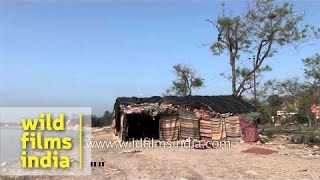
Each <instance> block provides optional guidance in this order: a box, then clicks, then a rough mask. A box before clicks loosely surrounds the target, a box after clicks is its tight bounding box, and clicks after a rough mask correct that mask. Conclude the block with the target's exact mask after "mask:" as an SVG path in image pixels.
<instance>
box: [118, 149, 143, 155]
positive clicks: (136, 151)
mask: <svg viewBox="0 0 320 180" xmlns="http://www.w3.org/2000/svg"><path fill="white" fill-rule="evenodd" d="M139 152H142V151H140V150H136V149H134V150H130V151H122V152H121V154H127V153H139Z"/></svg>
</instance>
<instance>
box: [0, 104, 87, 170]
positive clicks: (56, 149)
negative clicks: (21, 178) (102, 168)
mask: <svg viewBox="0 0 320 180" xmlns="http://www.w3.org/2000/svg"><path fill="white" fill-rule="evenodd" d="M0 121H1V123H2V124H4V122H5V121H10V122H11V123H9V124H14V126H11V127H2V129H1V130H3V131H4V132H5V133H3V134H4V136H3V137H0V138H1V139H0V140H1V141H0V145H1V146H2V147H3V148H4V151H3V152H2V153H1V156H2V157H5V158H2V159H3V162H5V164H6V165H5V166H2V167H0V173H1V174H4V175H90V174H91V167H90V162H91V149H90V148H86V147H85V146H83V142H84V141H87V140H90V139H91V108H82V107H80V108H77V107H74V108H50V107H48V108H28V107H26V108H0ZM3 148H2V149H3Z"/></svg>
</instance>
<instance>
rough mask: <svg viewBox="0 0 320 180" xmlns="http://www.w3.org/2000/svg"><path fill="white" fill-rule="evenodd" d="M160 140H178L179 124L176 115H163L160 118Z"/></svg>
mask: <svg viewBox="0 0 320 180" xmlns="http://www.w3.org/2000/svg"><path fill="white" fill-rule="evenodd" d="M159 123H160V132H159V133H160V137H159V138H160V140H163V141H176V140H178V138H179V124H178V123H179V122H178V117H177V115H163V116H161V117H160V120H159Z"/></svg>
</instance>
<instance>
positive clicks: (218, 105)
mask: <svg viewBox="0 0 320 180" xmlns="http://www.w3.org/2000/svg"><path fill="white" fill-rule="evenodd" d="M113 113H114V120H113V123H112V124H113V128H114V132H115V135H117V136H119V138H120V139H122V140H124V141H127V140H130V139H132V138H134V139H139V138H154V139H159V140H164V141H176V140H183V139H188V138H191V139H199V140H230V141H241V140H243V141H245V142H254V141H257V139H258V133H257V120H258V118H259V116H258V114H257V113H256V109H255V108H254V107H253V106H252V105H250V104H249V103H247V102H245V101H244V100H243V99H241V98H240V97H236V96H233V95H223V96H187V97H177V96H167V97H160V96H153V97H148V98H137V97H119V98H117V99H116V102H115V105H114V111H113Z"/></svg>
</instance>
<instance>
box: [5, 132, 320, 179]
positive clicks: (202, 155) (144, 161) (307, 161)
mask: <svg viewBox="0 0 320 180" xmlns="http://www.w3.org/2000/svg"><path fill="white" fill-rule="evenodd" d="M92 139H93V140H107V141H115V140H117V137H115V136H114V135H113V134H112V132H111V129H110V128H103V129H100V130H97V129H94V132H93V133H92ZM252 147H260V148H267V149H271V150H276V151H278V152H277V153H273V154H270V155H257V154H249V153H243V152H241V151H243V150H247V149H249V148H252ZM319 152H320V148H319V147H318V146H313V147H308V146H306V145H295V144H290V143H289V140H288V138H287V137H286V136H279V137H277V138H275V139H273V140H272V141H271V142H269V143H267V144H257V143H253V144H245V143H233V144H232V146H231V149H226V148H220V149H204V150H199V149H185V148H182V147H180V148H172V149H165V148H163V147H156V148H153V149H150V148H149V149H110V148H96V149H92V161H104V162H105V167H94V168H92V175H91V176H77V177H76V178H77V180H81V179H179V180H192V179H195V180H196V179H320V157H319V156H320V155H319ZM47 178H48V179H56V180H58V179H59V180H60V179H70V180H71V179H72V180H74V179H75V176H48V177H46V178H44V177H43V176H38V177H24V178H22V179H47ZM0 179H7V178H4V177H2V178H1V177H0ZM10 179H11V178H10ZM18 179H21V178H18Z"/></svg>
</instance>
